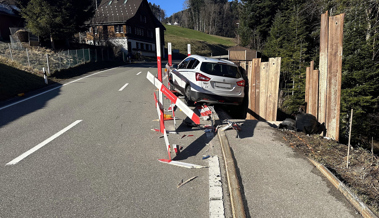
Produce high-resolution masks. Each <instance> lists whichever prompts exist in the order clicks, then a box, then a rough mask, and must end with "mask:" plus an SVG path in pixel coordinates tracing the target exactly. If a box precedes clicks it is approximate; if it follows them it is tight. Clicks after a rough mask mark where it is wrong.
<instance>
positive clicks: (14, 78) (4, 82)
mask: <svg viewBox="0 0 379 218" xmlns="http://www.w3.org/2000/svg"><path fill="white" fill-rule="evenodd" d="M44 86H46V84H45V81H44V79H43V77H41V76H37V75H35V74H32V73H28V72H25V71H23V70H19V69H16V68H13V67H11V66H7V65H5V64H2V63H0V101H2V100H6V99H8V98H11V97H14V96H17V95H18V94H20V93H26V92H29V91H33V90H36V89H39V88H42V87H44Z"/></svg>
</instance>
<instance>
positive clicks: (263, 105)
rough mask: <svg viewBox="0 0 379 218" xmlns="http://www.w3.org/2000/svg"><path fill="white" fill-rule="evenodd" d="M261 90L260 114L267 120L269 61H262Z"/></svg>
mask: <svg viewBox="0 0 379 218" xmlns="http://www.w3.org/2000/svg"><path fill="white" fill-rule="evenodd" d="M260 71H261V87H262V88H261V90H260V91H261V92H260V105H259V115H260V116H261V117H262V118H263V119H265V120H266V118H267V94H268V84H269V83H268V79H269V63H268V62H265V63H261V70H260Z"/></svg>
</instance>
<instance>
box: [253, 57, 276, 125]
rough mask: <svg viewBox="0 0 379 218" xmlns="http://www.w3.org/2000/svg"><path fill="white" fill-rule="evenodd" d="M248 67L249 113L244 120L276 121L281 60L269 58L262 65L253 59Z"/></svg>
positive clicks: (258, 60) (259, 61)
mask: <svg viewBox="0 0 379 218" xmlns="http://www.w3.org/2000/svg"><path fill="white" fill-rule="evenodd" d="M248 65H249V71H248V78H249V84H250V85H249V110H251V112H250V113H248V115H247V117H246V119H260V120H266V121H276V118H277V109H278V97H279V78H280V66H281V58H280V57H278V58H270V59H269V62H264V63H262V62H261V59H260V58H254V59H253V61H251V62H250V63H249V64H248ZM251 113H252V114H251Z"/></svg>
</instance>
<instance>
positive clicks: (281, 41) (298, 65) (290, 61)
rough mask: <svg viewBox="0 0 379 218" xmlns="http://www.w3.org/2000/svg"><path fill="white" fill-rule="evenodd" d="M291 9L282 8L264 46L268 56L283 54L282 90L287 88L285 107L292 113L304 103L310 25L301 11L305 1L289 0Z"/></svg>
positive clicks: (284, 108) (280, 55)
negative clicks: (302, 2)
mask: <svg viewBox="0 0 379 218" xmlns="http://www.w3.org/2000/svg"><path fill="white" fill-rule="evenodd" d="M284 6H286V8H287V10H286V11H284V12H283V13H282V12H281V11H278V12H277V13H276V15H275V18H274V22H273V25H272V26H271V29H270V32H269V37H268V39H267V43H266V44H265V47H264V49H263V54H264V55H265V56H266V57H281V58H282V63H281V83H280V84H281V89H285V88H288V87H291V89H289V90H287V93H285V95H287V100H286V101H285V102H284V104H283V108H282V109H283V110H284V111H286V112H288V113H292V112H294V111H296V110H297V109H298V107H299V105H301V104H303V103H304V95H305V91H304V90H305V87H304V81H305V66H304V64H305V60H306V59H307V56H308V54H307V50H308V49H307V47H308V42H307V40H306V36H307V34H308V32H307V29H306V27H307V25H306V22H305V18H304V16H303V15H302V14H301V13H300V11H301V6H302V4H300V3H298V2H296V1H290V2H286V5H284ZM286 8H285V7H283V9H286Z"/></svg>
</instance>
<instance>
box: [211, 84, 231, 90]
mask: <svg viewBox="0 0 379 218" xmlns="http://www.w3.org/2000/svg"><path fill="white" fill-rule="evenodd" d="M215 86H216V87H218V88H224V89H230V88H232V86H231V85H230V84H229V83H215Z"/></svg>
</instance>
